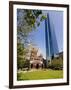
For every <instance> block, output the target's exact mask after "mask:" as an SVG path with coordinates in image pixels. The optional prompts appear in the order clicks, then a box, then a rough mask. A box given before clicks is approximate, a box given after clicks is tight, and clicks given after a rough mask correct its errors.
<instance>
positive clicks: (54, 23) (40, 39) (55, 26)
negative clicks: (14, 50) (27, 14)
mask: <svg viewBox="0 0 71 90" xmlns="http://www.w3.org/2000/svg"><path fill="white" fill-rule="evenodd" d="M43 13H44V14H46V15H47V13H48V15H49V23H50V31H51V35H52V41H51V42H52V43H53V46H52V44H51V46H50V48H51V51H52V47H53V49H54V53H59V52H62V51H63V12H62V11H51V10H49V11H43ZM47 22H48V17H47ZM48 27H49V26H48V23H47V31H48V30H49V28H48ZM45 33H46V32H45V21H43V22H41V23H40V26H39V27H37V28H36V30H35V31H33V32H32V33H31V36H32V37H30V38H29V39H30V40H31V41H33V43H35V44H36V46H37V47H38V48H39V49H40V50H41V53H42V55H43V57H44V58H46V47H47V46H46V38H45ZM47 38H48V37H47ZM47 48H48V47H47Z"/></svg>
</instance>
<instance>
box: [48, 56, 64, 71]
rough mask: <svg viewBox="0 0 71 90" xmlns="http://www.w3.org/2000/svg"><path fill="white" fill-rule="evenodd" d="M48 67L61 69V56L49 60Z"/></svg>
mask: <svg viewBox="0 0 71 90" xmlns="http://www.w3.org/2000/svg"><path fill="white" fill-rule="evenodd" d="M48 68H51V69H55V70H60V69H63V59H62V58H61V57H59V58H58V59H57V58H54V59H53V60H52V61H51V64H50V63H49V64H48Z"/></svg>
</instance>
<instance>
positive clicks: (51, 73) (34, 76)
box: [17, 70, 63, 80]
mask: <svg viewBox="0 0 71 90" xmlns="http://www.w3.org/2000/svg"><path fill="white" fill-rule="evenodd" d="M57 78H63V70H35V71H26V72H24V71H21V72H19V73H17V80H39V79H57Z"/></svg>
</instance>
